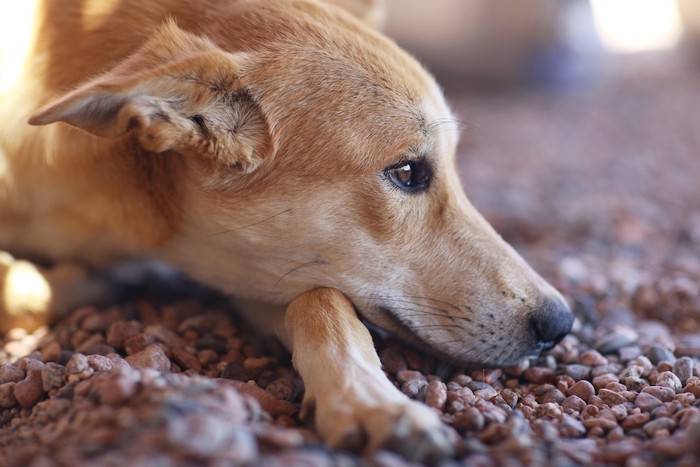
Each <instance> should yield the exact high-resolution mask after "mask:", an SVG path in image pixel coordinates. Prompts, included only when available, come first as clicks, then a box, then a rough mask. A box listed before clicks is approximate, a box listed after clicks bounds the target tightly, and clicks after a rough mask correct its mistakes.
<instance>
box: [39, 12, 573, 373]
mask: <svg viewBox="0 0 700 467" xmlns="http://www.w3.org/2000/svg"><path fill="white" fill-rule="evenodd" d="M312 6H313V5H312ZM300 8H301V7H300ZM308 8H311V6H309V5H303V8H301V9H299V10H298V11H294V12H291V13H289V12H287V13H289V14H293V18H294V21H290V20H291V17H289V16H285V14H283V13H280V12H279V11H273V10H271V11H269V12H266V13H265V14H259V11H258V12H257V13H256V14H255V15H250V16H245V12H239V13H238V15H239V16H237V21H236V24H237V25H236V26H230V27H229V31H228V34H229V35H232V36H235V37H241V36H245V37H246V38H247V39H246V40H245V41H247V42H245V44H243V48H242V49H243V50H245V51H246V52H244V53H234V54H232V53H229V52H225V51H224V50H235V51H239V50H241V43H240V41H238V42H236V43H227V39H225V37H227V36H226V34H225V33H224V32H222V31H223V29H220V30H219V31H218V32H217V27H216V25H214V26H213V29H214V31H213V35H214V37H216V38H217V40H216V41H215V42H217V45H216V46H215V45H213V44H212V43H210V42H208V41H204V40H202V39H200V38H197V37H195V36H191V35H189V34H185V33H183V32H182V31H180V30H179V29H178V28H176V27H175V26H174V25H172V24H170V25H168V26H166V27H165V28H164V29H163V30H161V31H160V32H159V33H158V35H156V37H155V38H154V39H152V40H151V41H150V43H149V45H147V46H146V47H145V48H144V49H142V50H141V51H140V53H139V54H137V55H135V56H132V57H131V58H130V59H129V60H127V61H126V62H124V63H122V64H121V65H120V66H118V67H117V68H116V69H115V70H114V71H113V72H111V73H110V74H108V75H105V76H104V77H101V78H98V79H97V80H96V81H94V82H92V83H89V84H88V85H86V86H85V87H84V88H81V89H79V90H77V91H75V92H74V93H72V94H69V95H68V96H66V97H65V98H64V99H62V100H61V101H59V102H58V103H56V104H54V105H52V106H50V107H49V108H47V109H45V110H44V111H42V112H41V113H40V114H38V115H37V116H36V117H35V118H34V120H33V123H49V122H51V121H56V120H62V121H65V122H68V123H71V124H73V125H76V126H79V127H81V128H83V129H86V130H88V131H91V132H93V133H95V134H98V135H101V136H108V137H114V136H121V135H124V134H128V136H127V137H126V139H128V140H129V141H131V142H132V143H133V142H137V143H138V144H139V145H140V147H142V148H145V149H146V150H147V151H148V153H144V154H141V155H140V157H151V155H152V154H149V153H167V154H171V156H170V158H171V160H170V161H165V160H164V161H162V162H160V163H163V164H170V165H171V166H176V167H177V169H172V170H168V171H166V172H168V173H170V174H171V175H168V176H169V177H176V178H177V181H176V183H172V180H171V183H169V184H168V186H169V187H173V186H177V187H178V188H177V190H175V191H173V192H172V193H170V194H169V195H168V196H169V197H170V198H169V199H168V201H167V202H166V203H165V204H169V205H174V206H175V207H174V208H171V209H169V213H170V214H168V215H169V216H170V217H172V221H171V222H170V224H172V225H173V232H172V235H171V236H170V238H169V240H168V242H166V243H165V244H164V245H163V250H164V251H165V252H166V253H165V254H166V255H167V256H169V257H170V258H171V259H172V261H173V262H174V263H176V264H178V265H180V266H182V267H183V268H184V269H185V270H186V272H188V273H190V274H192V275H194V276H195V277H197V278H199V279H200V280H203V281H204V282H206V283H208V284H210V285H214V286H217V287H219V288H221V289H223V290H225V291H228V292H230V293H232V294H236V295H239V296H243V297H246V298H256V299H264V300H270V301H274V302H278V303H286V302H289V301H291V300H292V299H293V298H294V297H295V296H296V295H298V294H300V293H302V292H304V291H307V290H310V289H312V288H316V287H321V286H324V287H332V288H337V289H339V290H340V291H342V292H343V293H345V294H346V295H347V296H348V297H349V298H350V299H351V300H352V301H353V303H354V304H355V305H356V307H357V309H358V311H359V312H360V313H361V314H362V315H363V316H365V317H366V318H367V319H368V320H369V321H371V322H373V323H375V324H377V325H379V326H381V327H383V328H385V329H388V330H390V331H393V332H395V333H397V334H398V335H400V336H402V337H404V338H406V339H408V340H411V341H413V342H415V343H418V344H420V345H422V346H423V347H426V348H428V349H431V350H433V351H435V352H437V353H439V354H441V355H444V356H447V357H449V358H451V359H454V360H457V361H460V362H466V363H474V364H485V365H499V364H508V363H513V362H515V361H517V360H518V359H520V358H523V357H525V356H531V355H534V354H538V353H539V352H540V351H542V350H543V349H546V348H549V347H551V346H553V345H554V343H556V342H557V341H558V340H560V339H561V337H563V335H564V334H565V333H566V332H568V331H569V330H570V327H571V322H572V318H571V313H570V312H569V310H568V308H567V306H566V304H565V303H564V300H563V299H562V298H561V296H560V295H559V294H558V293H557V292H556V291H555V290H554V289H553V288H552V287H551V286H549V285H548V284H547V283H546V282H545V281H544V280H543V279H542V278H540V277H539V276H538V275H537V274H536V273H535V272H534V271H533V270H532V269H531V268H530V267H529V266H528V265H527V264H526V263H525V262H524V261H523V260H522V259H521V258H520V257H519V256H518V255H517V253H515V252H514V250H512V248H510V247H509V246H508V245H507V244H506V243H505V242H504V241H503V240H502V239H501V238H500V237H499V236H498V235H497V234H496V233H495V232H494V231H493V230H492V229H491V227H490V226H489V225H488V224H487V222H486V221H485V220H484V219H483V218H482V217H481V216H480V215H479V214H478V213H477V212H476V210H475V209H474V207H473V206H472V205H471V204H470V203H469V201H468V200H467V198H466V196H465V195H464V192H463V189H462V186H461V184H460V182H459V179H458V177H457V175H456V173H455V169H454V161H453V159H454V154H455V150H456V145H457V126H456V125H455V119H454V117H453V116H452V114H451V113H450V110H449V108H448V107H447V105H446V103H445V101H444V98H443V96H442V93H441V91H440V90H439V88H438V86H437V85H436V84H435V82H434V81H433V79H432V78H431V77H430V76H429V75H428V74H427V73H426V72H425V71H424V70H423V69H422V68H421V67H420V66H419V65H418V64H417V63H416V62H415V61H414V60H413V59H412V58H411V57H409V56H408V55H407V54H405V53H404V52H403V51H401V50H400V49H399V48H398V47H397V46H396V45H394V44H393V43H392V42H390V41H389V40H387V39H385V38H384V37H382V36H380V35H379V34H376V33H375V32H373V31H371V30H369V29H368V28H366V27H365V26H363V25H361V24H360V23H359V22H356V21H354V20H353V19H352V18H350V17H348V16H346V15H343V14H339V13H334V12H333V11H331V10H328V11H326V10H325V9H324V10H323V11H321V12H314V14H313V15H307V13H308V11H307V10H306V9H308ZM313 8H317V7H316V6H313ZM241 15H242V16H241ZM260 18H264V24H261V23H259V22H260V21H263V20H261V19H260ZM310 18H313V20H311V19H310ZM232 28H241V31H234V32H231V29H232ZM246 28H247V29H246ZM270 30H274V31H275V32H274V33H270V32H269V31H270ZM251 31H255V33H253V32H251ZM265 31H268V32H267V33H266V32H265ZM217 34H218V35H217ZM255 34H258V35H259V37H255ZM166 43H170V44H173V43H175V44H178V45H177V47H178V48H179V49H178V50H176V51H175V50H173V49H172V46H171V47H170V48H168V47H167V46H165V45H164V44H166ZM222 46H224V47H223V49H222V48H220V47H222ZM180 50H187V53H183V52H181V51H180ZM155 63H158V64H159V65H158V66H156V65H155ZM162 63H165V64H162ZM141 69H145V70H147V71H146V72H141V71H139V70H141ZM154 191H158V188H157V187H156V188H155V189H154ZM162 196H163V195H162V193H161V197H162Z"/></svg>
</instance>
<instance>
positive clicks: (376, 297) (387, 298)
mask: <svg viewBox="0 0 700 467" xmlns="http://www.w3.org/2000/svg"><path fill="white" fill-rule="evenodd" d="M406 297H407V298H414V299H418V300H426V301H432V302H435V303H439V304H442V305H447V306H449V307H451V308H452V309H453V310H454V311H456V312H458V313H464V312H465V310H464V309H462V308H460V307H458V306H457V305H453V304H452V303H449V302H445V301H442V300H437V299H434V298H429V297H421V296H417V295H407V296H406ZM360 298H366V299H369V300H377V301H394V302H399V303H410V304H411V305H416V306H421V307H425V308H430V309H433V310H437V311H442V312H443V313H449V312H448V311H447V310H445V309H443V308H439V307H437V306H432V305H424V304H421V303H416V302H415V301H412V300H405V299H403V298H393V297H390V296H386V295H384V296H382V295H364V296H360ZM465 309H466V311H469V312H471V313H473V310H472V309H471V307H469V306H467V305H465Z"/></svg>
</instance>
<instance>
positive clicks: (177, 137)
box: [29, 21, 274, 172]
mask: <svg viewBox="0 0 700 467" xmlns="http://www.w3.org/2000/svg"><path fill="white" fill-rule="evenodd" d="M248 59H249V57H247V56H246V55H244V54H231V53H227V52H225V51H223V50H221V49H220V48H218V47H217V46H216V45H214V44H213V43H211V42H210V41H208V40H206V39H203V38H201V37H198V36H194V35H192V34H189V33H186V32H184V31H182V30H181V29H179V28H178V27H177V26H176V25H175V24H174V23H172V22H170V21H169V22H168V23H166V24H165V25H164V26H163V27H162V28H161V29H160V30H159V31H158V32H157V33H156V34H154V36H153V37H151V39H150V40H149V41H148V42H147V43H146V44H145V45H144V46H143V47H142V48H141V49H139V50H138V51H137V52H136V53H135V54H134V55H132V56H131V57H129V58H128V59H126V60H125V61H123V62H121V63H120V64H119V65H117V66H116V67H115V68H113V69H112V70H111V71H109V72H107V73H106V74H104V75H101V76H99V77H97V78H96V79H94V80H92V81H90V82H88V83H86V84H85V85H83V86H81V87H79V88H78V89H76V90H74V91H72V92H70V93H68V94H66V95H64V96H63V97H61V98H59V99H58V100H57V101H55V102H53V103H51V104H49V105H48V106H47V107H45V108H43V109H42V110H40V111H39V112H38V113H36V114H35V115H33V116H32V117H31V118H30V119H29V123H30V124H32V125H46V124H49V123H53V122H58V121H61V122H65V123H67V124H69V125H72V126H74V127H77V128H80V129H82V130H84V131H87V132H89V133H92V134H94V135H96V136H100V137H102V138H119V137H122V136H125V135H127V134H128V135H129V136H132V137H135V138H136V139H137V140H138V141H139V142H140V144H141V145H142V146H143V147H144V148H145V149H146V150H148V151H151V152H165V151H175V152H180V153H183V154H191V153H196V154H201V155H205V156H211V157H213V158H214V159H215V160H216V161H217V162H220V163H223V164H226V165H229V166H235V167H240V168H241V169H242V170H244V171H246V172H248V171H252V170H254V169H255V167H257V166H258V164H259V163H260V162H261V161H262V160H263V158H264V157H265V156H266V155H267V154H269V153H270V152H272V151H273V148H274V144H273V141H272V137H271V133H270V125H269V124H268V122H267V120H266V117H265V115H264V114H263V112H262V109H261V108H260V106H259V105H258V103H257V102H256V99H255V98H254V96H253V94H252V92H251V90H250V89H249V88H247V87H246V86H244V85H243V84H242V83H241V76H242V74H243V73H244V72H245V63H246V61H247V60H248Z"/></svg>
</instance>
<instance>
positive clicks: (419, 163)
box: [384, 159, 432, 193]
mask: <svg viewBox="0 0 700 467" xmlns="http://www.w3.org/2000/svg"><path fill="white" fill-rule="evenodd" d="M384 173H385V174H386V176H387V178H388V179H389V180H390V181H391V183H393V184H394V185H396V186H397V187H399V188H401V189H402V190H405V191H408V192H411V193H416V192H419V191H423V190H425V189H427V188H428V186H429V185H430V178H431V176H432V172H431V170H430V166H429V165H428V163H427V162H426V161H424V160H421V159H416V160H412V161H407V162H400V163H399V164H396V165H392V166H391V167H388V168H387V169H386V170H385V171H384Z"/></svg>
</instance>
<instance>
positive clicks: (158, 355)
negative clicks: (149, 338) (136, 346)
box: [126, 344, 170, 372]
mask: <svg viewBox="0 0 700 467" xmlns="http://www.w3.org/2000/svg"><path fill="white" fill-rule="evenodd" d="M126 361H127V362H128V363H129V365H131V366H132V367H133V368H153V369H155V370H158V371H161V372H163V371H168V370H170V359H168V357H167V356H166V355H165V352H163V349H162V348H161V347H160V346H159V345H157V344H151V345H149V346H148V347H146V348H145V349H144V350H142V351H140V352H137V353H135V354H133V355H129V356H128V357H126Z"/></svg>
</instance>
